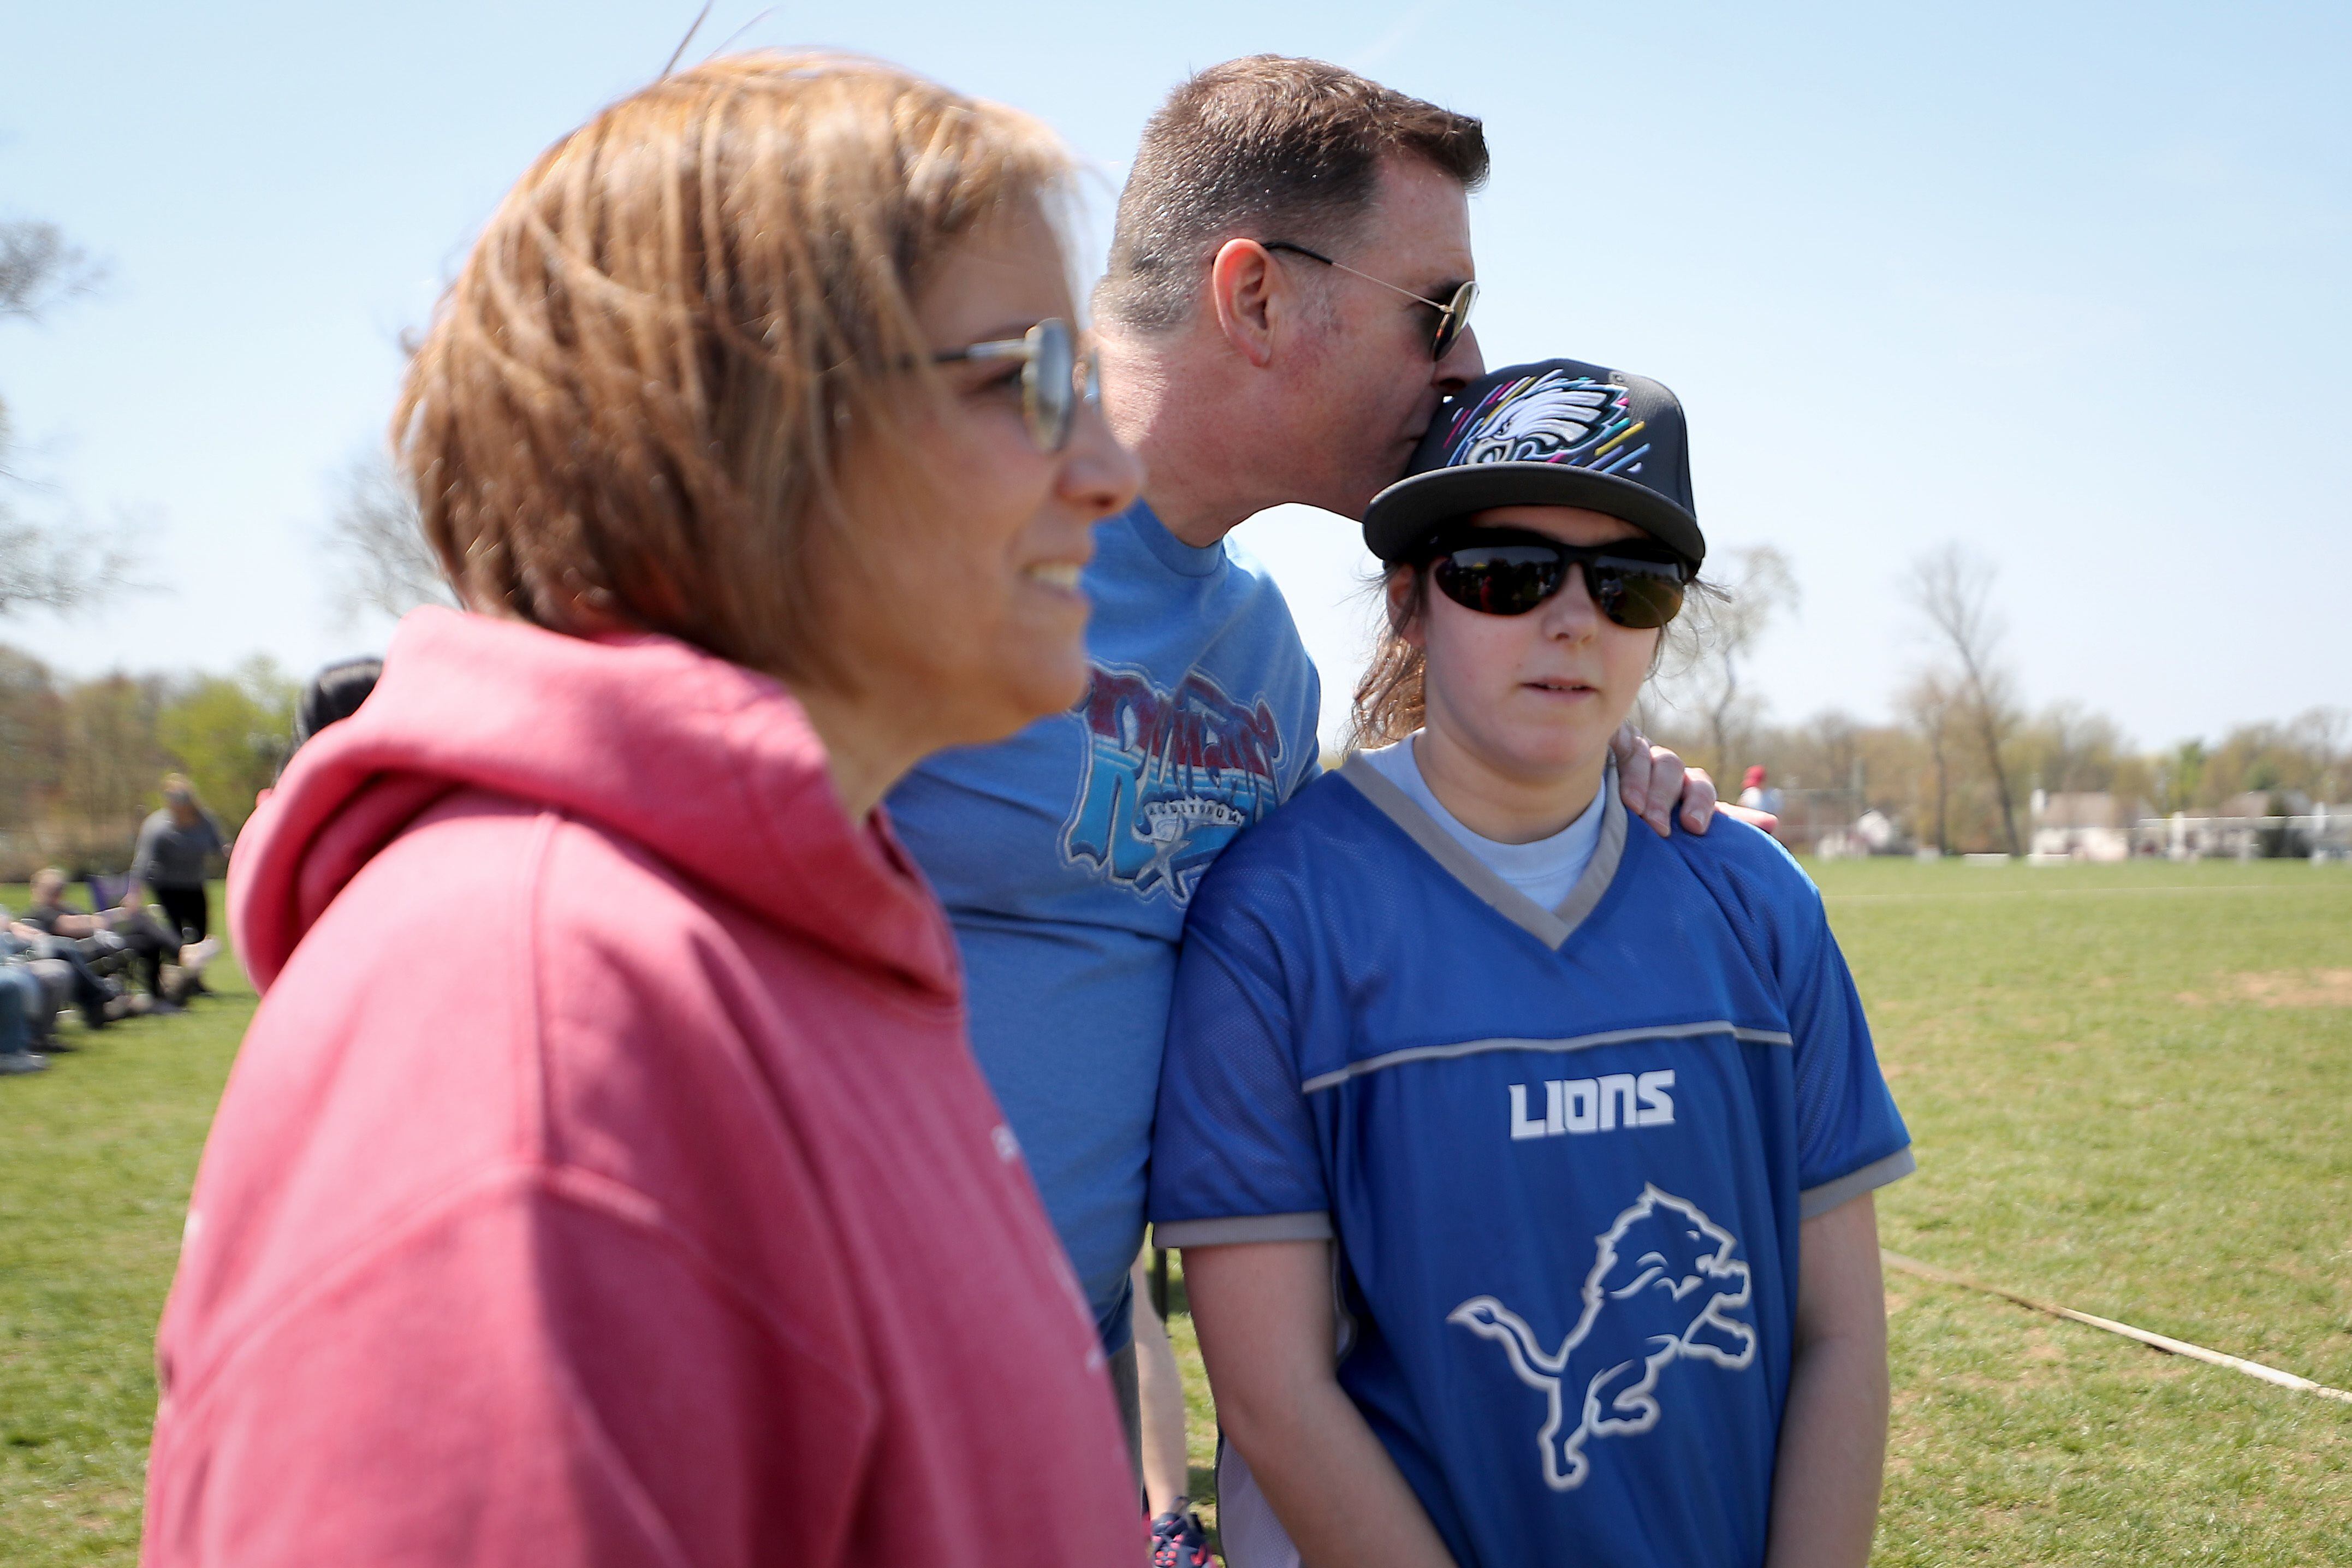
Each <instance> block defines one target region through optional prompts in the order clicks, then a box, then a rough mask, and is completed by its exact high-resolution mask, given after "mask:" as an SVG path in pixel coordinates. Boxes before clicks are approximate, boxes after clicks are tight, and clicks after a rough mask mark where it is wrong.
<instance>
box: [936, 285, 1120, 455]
mask: <svg viewBox="0 0 2352 1568" xmlns="http://www.w3.org/2000/svg"><path fill="white" fill-rule="evenodd" d="M931 358H932V361H933V362H934V363H939V364H954V363H957V362H959V361H961V360H992V359H1017V360H1019V361H1020V362H1021V417H1022V420H1023V422H1024V424H1026V425H1027V426H1029V439H1030V441H1031V442H1032V443H1034V445H1035V447H1036V448H1037V450H1039V451H1040V452H1045V453H1047V454H1052V453H1055V452H1058V451H1060V450H1061V449H1062V448H1063V447H1066V446H1068V445H1069V442H1070V426H1072V425H1073V424H1075V423H1076V420H1077V416H1078V405H1079V404H1081V403H1094V402H1096V401H1097V400H1099V399H1100V397H1101V396H1102V370H1101V366H1100V365H1099V364H1098V363H1097V361H1096V358H1095V353H1094V351H1093V350H1091V349H1089V350H1087V352H1086V353H1079V352H1078V344H1077V338H1076V334H1074V333H1073V332H1072V331H1070V323H1069V322H1067V321H1063V320H1062V319H1061V318H1060V317H1058V316H1048V317H1046V318H1045V320H1044V321H1040V322H1038V323H1037V324H1036V325H1035V326H1034V327H1032V328H1030V329H1029V330H1028V331H1025V332H1024V333H1022V334H1021V336H1019V337H1017V338H1000V339H998V340H997V341H995V342H986V343H971V344H969V345H967V346H965V347H963V348H960V349H948V350H946V351H944V352H943V353H936V354H933V355H932V356H931Z"/></svg>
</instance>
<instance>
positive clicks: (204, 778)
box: [0, 644, 299, 882]
mask: <svg viewBox="0 0 2352 1568" xmlns="http://www.w3.org/2000/svg"><path fill="white" fill-rule="evenodd" d="M298 692H299V687H298V685H297V683H296V682H295V681H294V680H293V679H290V678H289V677H288V676H287V675H286V674H285V673H284V672H283V671H281V670H280V669H278V667H277V666H276V665H274V664H272V663H271V662H270V661H269V660H268V659H267V658H255V659H251V660H248V661H247V663H245V664H244V665H242V666H240V667H239V668H237V669H236V670H235V671H234V672H232V673H230V674H226V675H142V676H132V675H123V674H113V675H103V676H98V677H94V678H91V679H66V678H61V677H59V676H58V675H57V674H56V673H55V672H53V671H51V670H50V669H49V668H48V667H47V666H46V665H44V664H43V663H42V662H41V661H40V660H38V659H37V658H33V657H32V656H31V655H29V654H26V653H24V652H22V651H20V650H18V649H16V648H13V647H7V646H5V644H0V882H21V881H23V880H25V879H26V878H27V877H29V876H30V875H31V874H32V872H33V871H34V869H35V868H38V867H41V866H47V865H56V866H62V867H64V868H66V869H67V870H68V872H71V873H73V874H75V875H77V876H80V875H85V874H87V873H89V872H92V871H102V872H108V873H119V872H121V871H125V870H128V869H129V868H130V864H131V844H132V840H133V839H134V838H136V837H137V836H138V832H139V825H140V823H141V822H142V821H143V820H145V818H146V816H147V814H148V813H149V812H151V811H153V810H154V809H155V808H156V807H157V806H159V805H162V804H163V774H164V773H173V772H176V773H185V774H186V775H187V776H188V779H189V781H190V782H191V783H193V784H194V785H195V786H196V793H197V794H198V795H200V796H202V797H203V799H204V803H205V805H206V806H207V807H209V808H210V809H211V810H212V812H213V813H214V814H215V816H218V817H219V818H220V821H221V826H222V827H223V828H224V829H226V830H228V831H231V832H234V831H235V830H236V829H237V828H239V827H242V826H244V825H245V819H246V818H247V816H251V815H252V813H253V805H254V799H255V797H256V796H257V795H259V794H260V792H261V791H262V790H263V789H266V788H267V787H268V784H269V782H270V780H272V779H273V778H275V777H276V776H277V773H278V766H279V764H280V763H283V762H284V761H285V758H286V752H287V748H288V746H289V744H290V743H291V740H292V735H293V730H294V700H295V698H296V696H297V694H298Z"/></svg>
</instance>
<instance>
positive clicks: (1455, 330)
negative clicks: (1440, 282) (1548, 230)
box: [1259, 239, 1478, 359]
mask: <svg viewBox="0 0 2352 1568" xmlns="http://www.w3.org/2000/svg"><path fill="white" fill-rule="evenodd" d="M1259 243H1260V244H1262V245H1264V246H1265V247H1266V248H1267V249H1268V250H1286V251H1288V252H1289V253H1290V254H1291V255H1293V256H1303V257H1305V258H1307V260H1309V261H1319V262H1321V263H1322V264H1323V265H1324V266H1326V267H1332V268H1338V269H1339V270H1340V271H1342V272H1344V273H1346V274H1347V275H1348V276H1349V277H1350V278H1360V279H1363V280H1364V281H1365V282H1367V283H1377V284H1379V285H1380V286H1381V288H1383V289H1387V290H1388V291H1389V292H1390V293H1391V294H1402V295H1403V296H1404V297H1405V298H1406V299H1408V300H1412V301H1414V302H1415V303H1417V304H1422V305H1426V306H1428V307H1429V308H1430V309H1431V310H1434V311H1436V312H1437V331H1436V334H1435V335H1434V336H1433V337H1432V338H1431V339H1430V342H1429V357H1430V358H1432V359H1444V357H1445V355H1446V353H1447V352H1448V351H1449V350H1451V349H1452V348H1453V347H1454V340H1456V339H1457V338H1459V337H1461V335H1462V329H1463V328H1465V327H1466V326H1468V325H1469V324H1470V307H1471V306H1473V305H1475V304H1476V303H1477V302H1478V285H1477V284H1475V283H1465V284H1463V285H1461V286H1460V287H1459V288H1457V289H1454V297H1453V298H1452V299H1451V300H1446V301H1445V302H1444V304H1440V303H1439V302H1438V301H1436V300H1432V299H1430V298H1429V297H1428V296H1427V295H1424V294H1416V293H1414V292H1413V291H1412V289H1406V288H1402V287H1401V286H1400V285H1398V284H1394V283H1391V282H1390V281H1388V280H1387V279H1384V278H1375V277H1373V276H1372V275H1371V274H1370V273H1369V272H1359V271H1357V270H1356V269H1355V268H1352V267H1350V266H1349V265H1348V264H1347V263H1346V262H1344V261H1334V260H1332V259H1331V258H1329V257H1328V256H1326V255H1324V254H1323V253H1322V252H1321V251H1319V250H1309V249H1307V247H1305V246H1303V245H1293V244H1291V243H1290V241H1288V240H1286V239H1267V240H1261V241H1259Z"/></svg>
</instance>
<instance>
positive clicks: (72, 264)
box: [0, 219, 106, 321]
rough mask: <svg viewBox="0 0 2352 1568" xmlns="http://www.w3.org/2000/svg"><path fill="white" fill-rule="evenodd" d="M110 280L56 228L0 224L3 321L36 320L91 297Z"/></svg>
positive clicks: (18, 222)
mask: <svg viewBox="0 0 2352 1568" xmlns="http://www.w3.org/2000/svg"><path fill="white" fill-rule="evenodd" d="M105 276H106V269H105V268H103V267H101V266H100V265H99V264H98V263H97V262H96V261H93V260H91V259H90V257H89V253H88V252H87V251H84V250H83V249H81V248H80V247H79V246H75V245H69V244H68V243H67V242H66V237H65V234H64V231H62V230H61V229H59V228H58V226H57V225H55V224H53V223H37V222H32V221H28V220H25V219H18V220H16V221H15V222H11V223H0V320H5V319H7V318H9V317H12V316H13V317H16V318H17V319H18V320H22V321H33V320H37V319H38V318H39V317H40V315H41V314H42V312H44V311H45V310H48V309H49V308H50V307H51V306H53V305H57V304H58V303H61V302H62V301H64V300H69V299H71V298H73V297H74V296H75V295H77V294H86V293H88V292H89V290H90V289H93V288H95V287H96V286H97V285H98V283H99V280H100V279H102V278H104V277H105Z"/></svg>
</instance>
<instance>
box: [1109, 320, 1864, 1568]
mask: <svg viewBox="0 0 2352 1568" xmlns="http://www.w3.org/2000/svg"><path fill="white" fill-rule="evenodd" d="M1364 532H1365V539H1366V542H1367V543H1368V544H1370V547H1371V548H1372V550H1373V552H1375V553H1376V554H1377V555H1379V556H1380V557H1381V560H1382V561H1383V562H1385V563H1388V567H1389V571H1388V580H1387V586H1388V605H1389V612H1390V624H1391V634H1390V636H1389V637H1388V638H1387V639H1386V641H1385V644H1384V646H1383V648H1382V650H1381V655H1380V657H1379V658H1377V659H1376V660H1375V663H1374V666H1373V669H1372V672H1371V674H1370V676H1369V677H1368V678H1367V679H1366V682H1365V686H1364V688H1363V689H1362V690H1360V692H1359V695H1358V723H1359V729H1360V731H1362V732H1366V733H1368V735H1369V737H1370V739H1371V740H1373V741H1375V742H1389V743H1388V744H1386V745H1385V746H1382V747H1381V749H1377V750H1371V751H1366V752H1360V753H1359V754H1358V755H1356V756H1355V757H1353V758H1351V759H1350V760H1349V763H1347V765H1346V766H1345V767H1343V768H1341V769H1340V770H1339V772H1338V773H1334V774H1331V775H1329V776H1328V777H1325V778H1323V779H1321V780H1319V781H1318V782H1317V783H1315V784H1310V785H1309V786H1307V788H1306V789H1305V790H1303V791H1301V792H1300V794H1299V795H1297V797H1296V798H1295V799H1294V800H1293V801H1292V803H1291V804H1290V805H1287V806H1286V807H1285V808H1284V809H1283V810H1282V811H1280V812H1278V813H1276V815H1275V816H1273V817H1272V818H1270V819H1269V820H1268V821H1266V822H1265V823H1264V824H1262V825H1261V826H1258V827H1256V828H1255V829H1253V830H1252V831H1251V832H1250V833H1249V834H1247V835H1245V836H1244V837H1242V838H1241V839H1240V841H1239V842H1238V843H1236V844H1235V845H1234V847H1232V848H1230V849H1228V850H1227V851H1226V853H1225V855H1224V857H1223V858H1222V859H1221V860H1219V862H1218V863H1217V865H1216V866H1215V868H1213V870H1212V871H1211V872H1210V873H1209V875H1208V877H1207V878H1206V879H1205V880H1204V881H1203V882H1202V886H1201V889H1200V891H1199V893H1198V895H1197V896H1196V899H1195V900H1194V903H1193V905H1192V914H1191V918H1190V921H1189V922H1188V924H1187V927H1186V932H1185V944H1184V951H1183V957H1182V961H1181V966H1180V969H1179V972H1178V979H1177V984H1176V995H1175V1001H1174V1005H1173V1008H1172V1011H1171V1020H1170V1032H1169V1039H1168V1052H1167V1058H1166V1064H1165V1069H1164V1074H1163V1078H1162V1082H1161V1088H1160V1111H1159V1123H1158V1129H1157V1132H1156V1138H1155V1146H1154V1151H1153V1160H1152V1171H1151V1211H1152V1218H1153V1220H1154V1223H1155V1225H1156V1226H1157V1228H1158V1235H1159V1239H1160V1243H1161V1244H1162V1245H1171V1246H1179V1247H1183V1248H1184V1272H1185V1279H1186V1283H1187V1285H1188V1287H1189V1289H1190V1293H1191V1298H1192V1312H1193V1316H1194V1320H1195V1321H1196V1322H1197V1324H1198V1326H1199V1330H1200V1334H1201V1345H1202V1352H1203V1354H1204V1356H1205V1358H1206V1360H1207V1363H1208V1370H1209V1376H1210V1381H1211V1384H1213V1388H1214V1391H1215V1394H1216V1400H1217V1408H1218V1415H1219V1418H1220V1421H1221V1423H1222V1425H1223V1430H1224V1436H1225V1438H1226V1443H1227V1447H1226V1449H1225V1453H1224V1457H1223V1462H1222V1464H1221V1469H1220V1489H1219V1490H1220V1515H1221V1522H1222V1525H1223V1537H1224V1542H1225V1546H1226V1552H1227V1555H1228V1558H1229V1560H1230V1561H1231V1562H1232V1563H1234V1568H1268V1565H1270V1564H1276V1563H1295V1562H1297V1560H1298V1557H1299V1555H1300V1553H1301V1552H1303V1554H1304V1557H1305V1559H1306V1560H1307V1562H1310V1563H1349V1564H1360V1563H1400V1564H1402V1563H1414V1564H1443V1563H1459V1564H1463V1565H1464V1568H1472V1565H1475V1568H1506V1565H1517V1564H1536V1563H1569V1562H1572V1563H1595V1564H1608V1565H1612V1568H1616V1565H1625V1568H1651V1565H1655V1568H1669V1565H1671V1568H1717V1565H1720V1568H1754V1565H1757V1564H1764V1563H1769V1564H1772V1565H1773V1568H1783V1565H1790V1564H1797V1563H1806V1564H1814V1563H1822V1564H1852V1565H1853V1568H1859V1565H1860V1564H1862V1563H1864V1560H1865V1559H1866V1558H1867V1556H1868V1553H1869V1548H1870V1541H1871V1534H1872V1531H1873V1527H1874V1522H1875V1519H1876V1513H1877V1505H1878V1487H1879V1477H1880V1469H1881V1464H1882V1458H1883V1452H1884V1448H1885V1431H1886V1401H1887V1392H1886V1350H1885V1313H1884V1308H1883V1303H1882V1297H1881V1294H1880V1285H1879V1277H1878V1241H1877V1223H1876V1219H1875V1217H1874V1211H1873V1207H1872V1199H1871V1196H1870V1194H1871V1193H1872V1191H1873V1190H1874V1188H1876V1187H1878V1186H1880V1185H1883V1184H1885V1183H1887V1182H1891V1181H1894V1180H1895V1179H1896V1178H1897V1177H1899V1176H1901V1175H1903V1174H1904V1173H1906V1172H1907V1171H1908V1170H1910V1168H1911V1156H1910V1151H1909V1138H1908V1135H1907V1134H1906V1132H1905V1131H1904V1127H1903V1122H1902V1119H1901V1118H1900V1117H1899V1116H1898V1115H1897V1114H1896V1111H1895V1105H1894V1102H1893V1100H1892V1099H1891V1098H1890V1097H1889V1095H1888V1093H1887V1091H1886V1086H1885V1081H1884V1079H1882V1077H1881V1075H1880V1073H1879V1070H1878V1067H1877V1062H1876V1059H1875V1058H1874V1055H1873V1052H1872V1049H1871V1044H1870V1036H1869V1031H1868V1028H1867V1026H1866V1025H1865V1024H1864V1019H1863V1016H1862V1010H1861V1006H1860V1004H1859V1002H1858V1000H1857V999H1856V996H1855V994H1854V989H1853V981H1852V979H1851V978H1850V977H1849V975H1848V974H1847V972H1846V968H1845V964H1844V961H1843V958H1842V957H1841V956H1840V955H1839V952H1838V950H1837V945H1836V943H1835V942H1834V941H1832V938H1831V936H1830V932H1829V928H1828V925H1827V922H1826V921H1825V920H1824V919H1823V916H1822V904H1821V899H1820V896H1819V894H1818V893H1816V892H1815V890H1814V889H1813V887H1812V885H1811V883H1810V882H1809V881H1808V880H1807V879H1806V878H1805V877H1804V875H1803V873H1802V872H1801V871H1800V870H1799V869H1798V868H1797V867H1796V864H1795V862H1793V861H1792V860H1790V858H1788V856H1787V855H1785V854H1784V853H1782V851H1781V850H1780V847H1778V846H1777V845H1775V844H1774V843H1773V842H1772V841H1771V840H1770V839H1769V838H1768V837H1765V836H1764V835H1762V834H1760V833H1757V832H1754V831H1752V830H1750V829H1748V828H1747V827H1744V826H1738V825H1737V824H1735V825H1733V826H1730V827H1728V828H1726V829H1721V830H1718V831H1717V832H1715V833H1712V834H1709V835H1707V836H1706V837H1692V836H1690V835H1687V834H1681V833H1677V834H1675V836H1673V837H1667V838H1659V837H1654V836H1653V835H1651V834H1648V833H1641V834H1629V833H1628V832H1627V831H1626V823H1625V816H1624V813H1623V810H1622V806H1620V805H1618V803H1617V800H1616V795H1615V792H1614V790H1613V789H1612V788H1611V787H1609V780H1608V741H1609V737H1610V735H1611V733H1612V731H1614V730H1615V729H1616V727H1617V725H1618V724H1619V722H1620V721H1622V720H1623V719H1624V717H1625V715H1626V714H1627V712H1628V711H1629V710H1631V709H1632V707H1633V700H1634V698H1635V696H1636V695H1637V693H1638V692H1639V691H1640V689H1641V686H1642V682H1643V679H1645V678H1646V677H1647V675H1648V673H1649V671H1650V670H1651V668H1653V665H1654V659H1655V655H1656V652H1657V647H1658V642H1659V638H1660V637H1661V636H1662V635H1663V629H1664V626H1665V625H1666V624H1667V623H1668V622H1669V621H1670V620H1672V618H1673V617H1674V616H1675V614H1676V612H1677V611H1678V610H1679V608H1680V607H1681V605H1682V601H1683V596H1684V595H1685V591H1686V589H1687V588H1688V587H1689V585H1690V584H1692V583H1693V581H1694V580H1695V576H1696V572H1697V570H1698V567H1699V565H1700V563H1701V562H1702V561H1703V560H1704V558H1705V555H1706V541H1705V539H1704V538H1703V537H1702V535H1701V533H1700V531H1699V528H1698V524H1697V521H1696V518H1695V517H1694V515H1693V512H1692V506H1691V500H1690V485H1689V477H1688V458H1687V450H1686V441H1685V431H1684V425H1683V417H1682V410H1681V408H1680V406H1679V405H1677V404H1676V402H1675V398H1674V395H1673V394H1671V393H1670V392H1668V391H1667V390H1666V389H1665V388H1664V387H1663V386H1660V385H1659V384H1656V383H1655V382H1652V381H1648V380H1645V379H1643V378H1642V377H1639V376H1633V375H1627V374H1620V373H1617V372H1612V371H1609V370H1604V369H1601V368H1600V367H1598V366H1593V365H1586V364H1580V363H1575V362H1572V361H1553V362H1549V363H1543V364H1537V365H1526V366H1519V367H1516V368H1514V369H1511V370H1507V371H1502V372H1498V373H1496V374H1494V375H1491V376H1489V377H1487V378H1486V380H1484V381H1482V382H1480V383H1477V384H1474V385H1473V386H1471V387H1469V388H1467V389H1466V390H1465V391H1464V392H1463V393H1462V394H1460V395H1458V396H1457V397H1456V398H1454V400H1453V401H1452V402H1451V403H1450V404H1449V405H1447V406H1446V407H1445V408H1444V410H1442V411H1441V412H1440V415H1439V416H1438V419H1437V421H1436V422H1435V423H1434V424H1433V426H1432V427H1431V430H1430V433H1429V436H1428V437H1427V438H1426V439H1425V440H1424V441H1423V447H1422V449H1421V452H1420V453H1419V454H1418V455H1417V456H1416V458H1415V461H1414V465H1413V471H1412V474H1411V476H1410V477H1408V478H1407V479H1403V480H1402V481H1400V482H1399V483H1398V484H1396V485H1395V486H1392V487H1391V489H1388V490H1387V491H1385V492H1383V493H1382V494H1381V497H1380V498H1379V499H1378V500H1375V501H1374V502H1373V504H1372V507H1371V509H1370V511H1369V512H1368V513H1367V514H1366V517H1365V521H1364ZM1293 1542H1296V1546H1295V1547H1294V1546H1293V1544H1292V1543H1293Z"/></svg>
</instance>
